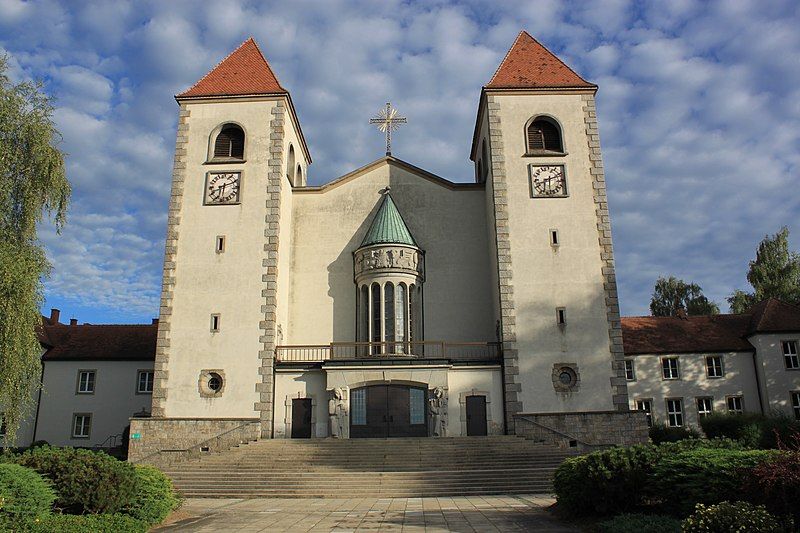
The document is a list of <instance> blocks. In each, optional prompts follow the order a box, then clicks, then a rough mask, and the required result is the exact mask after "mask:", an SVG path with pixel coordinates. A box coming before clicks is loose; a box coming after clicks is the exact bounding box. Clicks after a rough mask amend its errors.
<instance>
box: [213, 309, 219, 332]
mask: <svg viewBox="0 0 800 533" xmlns="http://www.w3.org/2000/svg"><path fill="white" fill-rule="evenodd" d="M211 331H212V332H217V331H219V313H215V314H213V315H211Z"/></svg>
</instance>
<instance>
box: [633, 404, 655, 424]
mask: <svg viewBox="0 0 800 533" xmlns="http://www.w3.org/2000/svg"><path fill="white" fill-rule="evenodd" d="M636 410H637V411H642V412H644V415H645V417H646V418H647V427H649V428H651V427H653V400H636Z"/></svg>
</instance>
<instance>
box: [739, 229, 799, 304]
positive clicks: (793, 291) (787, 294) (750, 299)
mask: <svg viewBox="0 0 800 533" xmlns="http://www.w3.org/2000/svg"><path fill="white" fill-rule="evenodd" d="M747 281H748V282H750V285H752V286H753V289H754V290H753V292H751V293H748V292H744V291H741V290H738V289H737V290H736V291H734V292H733V294H732V295H731V296H730V297H728V304H730V306H731V312H732V313H744V312H745V311H747V309H749V308H750V307H751V306H752V305H753V304H755V303H758V302H761V301H763V300H766V299H767V298H778V299H779V300H782V301H784V302H787V303H792V304H800V255H798V254H797V253H796V252H793V251H791V250H789V228H787V227H785V226H784V227H783V228H781V230H780V231H779V232H778V233H776V234H775V235H772V236H769V235H767V236H765V237H764V239H763V240H762V241H761V243H760V244H759V245H758V250H757V251H756V259H755V261H750V271H749V272H748V273H747Z"/></svg>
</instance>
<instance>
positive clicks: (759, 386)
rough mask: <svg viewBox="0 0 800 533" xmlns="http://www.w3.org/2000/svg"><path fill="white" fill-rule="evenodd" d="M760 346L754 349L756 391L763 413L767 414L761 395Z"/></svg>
mask: <svg viewBox="0 0 800 533" xmlns="http://www.w3.org/2000/svg"><path fill="white" fill-rule="evenodd" d="M757 354H758V348H756V349H755V350H753V371H754V372H755V378H756V393H757V394H758V407H759V408H760V409H761V414H762V415H763V414H766V413H765V412H764V400H763V398H762V397H761V376H760V374H759V372H758V355H757Z"/></svg>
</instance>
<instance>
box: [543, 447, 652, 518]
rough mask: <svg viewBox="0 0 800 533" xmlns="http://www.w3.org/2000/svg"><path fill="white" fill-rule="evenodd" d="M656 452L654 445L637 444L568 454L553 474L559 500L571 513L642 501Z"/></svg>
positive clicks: (620, 507) (604, 512)
mask: <svg viewBox="0 0 800 533" xmlns="http://www.w3.org/2000/svg"><path fill="white" fill-rule="evenodd" d="M657 456H658V452H657V449H656V447H655V446H652V445H637V446H631V447H628V448H611V449H608V450H602V451H599V452H594V453H590V454H588V455H583V456H580V457H572V458H569V459H567V460H566V461H564V462H563V463H562V464H561V465H560V466H559V467H558V469H557V470H556V472H555V476H554V478H553V487H554V489H555V492H556V497H557V499H558V504H559V506H562V508H563V509H564V510H565V511H567V512H570V513H572V514H598V515H607V514H614V513H619V512H624V511H628V510H631V509H635V508H636V507H638V506H640V505H641V504H642V503H643V497H644V495H645V489H646V487H647V479H648V475H649V473H650V470H651V468H652V464H653V463H654V462H655V460H656V458H657Z"/></svg>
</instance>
